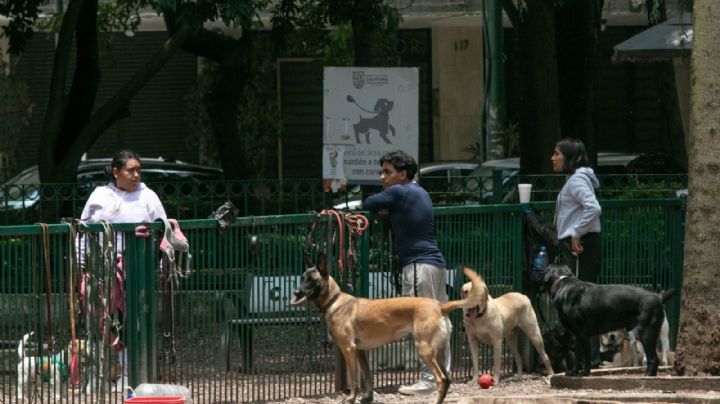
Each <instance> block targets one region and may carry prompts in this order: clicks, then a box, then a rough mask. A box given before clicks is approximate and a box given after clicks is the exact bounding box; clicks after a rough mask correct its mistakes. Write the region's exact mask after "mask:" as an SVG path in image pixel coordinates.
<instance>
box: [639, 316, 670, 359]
mask: <svg viewBox="0 0 720 404" xmlns="http://www.w3.org/2000/svg"><path fill="white" fill-rule="evenodd" d="M658 339H659V340H660V345H659V346H660V355H658V356H659V357H660V364H661V365H663V366H668V363H669V362H668V357H671V356H672V355H671V354H670V323H668V319H667V315H665V316H664V318H663V323H662V326H661V327H660V334H659V335H658ZM628 340H630V348H631V349H632V359H633V366H642V365H643V364H644V363H645V362H646V361H647V356H646V355H645V349H643V345H642V342H640V340H639V339H638V336H637V330H636V329H632V330H630V331H629V332H628ZM672 362H674V361H672Z"/></svg>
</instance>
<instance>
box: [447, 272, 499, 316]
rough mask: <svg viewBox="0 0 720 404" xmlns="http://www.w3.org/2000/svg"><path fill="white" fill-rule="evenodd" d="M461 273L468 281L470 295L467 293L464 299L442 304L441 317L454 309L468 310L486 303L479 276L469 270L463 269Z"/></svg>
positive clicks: (483, 283)
mask: <svg viewBox="0 0 720 404" xmlns="http://www.w3.org/2000/svg"><path fill="white" fill-rule="evenodd" d="M463 272H464V273H465V276H466V277H467V278H468V279H470V283H471V284H472V289H470V293H468V294H467V296H465V298H464V299H460V300H452V301H449V302H447V303H443V304H442V307H441V310H442V313H443V315H447V314H448V313H450V312H451V311H453V310H455V309H460V308H462V309H469V308H471V307H475V306H479V305H481V304H484V303H486V301H487V298H488V293H487V288H486V287H485V282H483V280H482V279H481V278H480V276H479V275H478V274H477V273H476V272H475V271H473V270H472V269H470V268H464V269H463Z"/></svg>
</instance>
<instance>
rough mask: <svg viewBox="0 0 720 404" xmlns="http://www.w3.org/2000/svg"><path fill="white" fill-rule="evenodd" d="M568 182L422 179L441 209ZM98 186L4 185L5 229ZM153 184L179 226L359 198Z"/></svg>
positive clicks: (0, 207)
mask: <svg viewBox="0 0 720 404" xmlns="http://www.w3.org/2000/svg"><path fill="white" fill-rule="evenodd" d="M564 181H565V176H564V175H522V176H518V175H513V176H507V177H505V178H503V177H502V175H501V172H500V171H497V172H496V173H495V175H493V176H492V177H453V178H448V177H445V176H442V177H440V176H438V177H433V176H426V177H423V178H421V179H420V182H421V184H422V185H423V186H425V187H426V189H427V190H428V192H429V193H430V196H431V197H432V199H433V203H434V204H435V206H453V205H468V204H478V203H480V204H489V203H508V202H509V203H516V202H517V192H516V189H517V183H518V182H525V183H531V184H533V190H532V194H533V198H532V200H534V201H545V200H554V199H555V197H556V196H557V192H558V191H559V190H560V188H561V187H562V184H563V183H564ZM600 181H601V186H600V190H599V194H598V196H599V197H600V198H603V199H623V200H624V199H648V198H649V199H663V198H671V197H672V198H674V192H675V191H676V190H678V189H682V188H687V175H680V174H678V175H602V176H600ZM96 185H100V184H92V183H82V184H15V185H7V184H6V185H0V225H17V224H24V223H35V222H38V221H40V218H41V216H40V214H41V212H42V211H44V212H46V213H47V214H49V215H50V216H51V217H52V218H54V220H59V219H60V218H62V217H79V216H80V214H81V212H82V208H83V206H84V204H85V201H86V200H87V198H88V196H89V195H90V193H91V192H92V190H93V189H94V188H95V186H96ZM148 186H149V187H150V188H152V189H153V190H154V191H155V192H156V193H157V194H158V196H159V197H160V200H162V201H163V205H164V206H165V209H166V210H167V212H168V215H169V216H171V217H175V218H178V219H181V220H187V219H202V218H207V217H208V216H209V215H210V214H211V213H212V212H213V211H214V210H215V209H217V207H218V206H220V205H222V204H223V203H224V202H225V201H227V200H231V201H232V202H233V203H235V205H236V206H237V207H238V208H239V209H240V216H250V215H256V216H257V215H285V214H297V213H306V212H309V211H319V210H321V209H325V208H330V207H332V206H335V205H336V204H339V203H342V202H344V201H346V200H352V199H357V198H360V197H361V195H353V194H346V193H344V192H337V193H334V194H332V193H327V192H323V189H322V184H321V182H320V181H318V180H317V179H288V180H254V181H207V182H202V183H197V182H172V183H166V182H150V183H148ZM493 190H500V191H499V192H493ZM373 192H374V191H373ZM45 217H47V216H45Z"/></svg>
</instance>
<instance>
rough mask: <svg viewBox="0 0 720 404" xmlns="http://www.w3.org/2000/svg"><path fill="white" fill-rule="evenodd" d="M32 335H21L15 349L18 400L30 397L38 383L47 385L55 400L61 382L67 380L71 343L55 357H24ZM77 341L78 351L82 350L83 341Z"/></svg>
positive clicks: (58, 395) (30, 333) (58, 393)
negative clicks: (16, 353)
mask: <svg viewBox="0 0 720 404" xmlns="http://www.w3.org/2000/svg"><path fill="white" fill-rule="evenodd" d="M33 334H34V333H33V332H29V333H27V334H25V335H23V337H22V339H21V340H20V342H19V343H18V347H17V352H18V358H19V359H18V365H17V378H18V384H17V389H18V390H17V391H18V399H20V400H22V399H23V398H24V397H25V396H31V395H32V392H33V388H34V387H35V386H36V382H40V381H45V382H47V383H49V391H51V392H52V393H53V394H54V395H55V398H58V397H60V387H61V386H62V382H63V381H66V380H67V376H68V368H69V366H68V363H69V362H70V354H71V352H72V351H71V349H72V342H71V343H69V344H68V346H67V347H66V349H63V350H62V351H61V352H59V353H57V354H55V355H48V356H42V357H36V356H26V355H25V348H26V346H27V343H28V341H29V340H30V337H31V336H32V335H33ZM77 341H78V350H80V349H84V341H82V340H77Z"/></svg>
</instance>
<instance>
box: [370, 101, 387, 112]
mask: <svg viewBox="0 0 720 404" xmlns="http://www.w3.org/2000/svg"><path fill="white" fill-rule="evenodd" d="M384 102H385V99H384V98H378V100H377V101H376V102H375V108H373V111H375V112H382V106H383V103H384Z"/></svg>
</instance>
